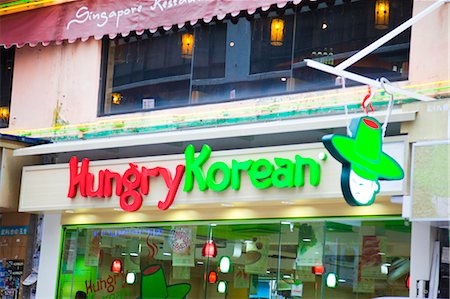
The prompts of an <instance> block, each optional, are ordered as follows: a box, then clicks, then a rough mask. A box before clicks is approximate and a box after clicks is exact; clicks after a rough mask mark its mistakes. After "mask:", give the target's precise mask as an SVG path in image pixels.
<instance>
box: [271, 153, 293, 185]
mask: <svg viewBox="0 0 450 299" xmlns="http://www.w3.org/2000/svg"><path fill="white" fill-rule="evenodd" d="M275 164H276V165H277V166H278V167H279V168H278V169H276V170H275V171H274V172H273V173H272V184H273V186H274V187H276V188H292V187H294V171H295V170H294V168H295V166H294V163H292V161H291V160H289V159H283V158H275Z"/></svg>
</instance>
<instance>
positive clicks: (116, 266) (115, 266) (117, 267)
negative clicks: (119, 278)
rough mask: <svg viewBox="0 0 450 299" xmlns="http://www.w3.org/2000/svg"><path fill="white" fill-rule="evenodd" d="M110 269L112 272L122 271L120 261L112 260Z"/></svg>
mask: <svg viewBox="0 0 450 299" xmlns="http://www.w3.org/2000/svg"><path fill="white" fill-rule="evenodd" d="M111 271H112V272H113V273H120V272H122V261H121V260H114V261H113V262H112V264H111Z"/></svg>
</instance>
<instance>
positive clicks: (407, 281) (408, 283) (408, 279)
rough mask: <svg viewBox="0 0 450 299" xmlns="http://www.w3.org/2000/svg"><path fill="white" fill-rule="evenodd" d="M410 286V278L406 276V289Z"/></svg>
mask: <svg viewBox="0 0 450 299" xmlns="http://www.w3.org/2000/svg"><path fill="white" fill-rule="evenodd" d="M410 286H411V276H410V275H408V278H407V279H406V287H407V288H408V289H409V287H410Z"/></svg>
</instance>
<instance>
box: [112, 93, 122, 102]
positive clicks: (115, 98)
mask: <svg viewBox="0 0 450 299" xmlns="http://www.w3.org/2000/svg"><path fill="white" fill-rule="evenodd" d="M111 98H112V103H113V104H114V105H119V104H120V103H121V102H122V94H120V93H119V92H113V93H112V94H111Z"/></svg>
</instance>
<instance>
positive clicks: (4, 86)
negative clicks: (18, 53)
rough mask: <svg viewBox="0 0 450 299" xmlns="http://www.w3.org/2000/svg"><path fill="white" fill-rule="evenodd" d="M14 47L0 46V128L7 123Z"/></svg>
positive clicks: (6, 125) (4, 126)
mask: <svg viewBox="0 0 450 299" xmlns="http://www.w3.org/2000/svg"><path fill="white" fill-rule="evenodd" d="M13 65H14V48H10V49H3V48H0V128H6V127H8V125H9V109H10V105H11V88H12V74H13Z"/></svg>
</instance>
